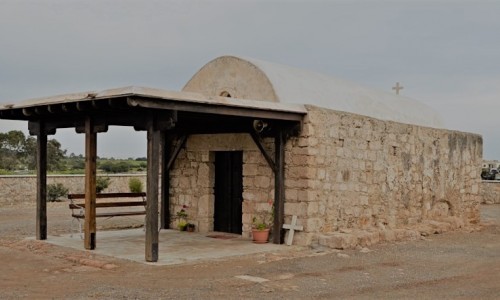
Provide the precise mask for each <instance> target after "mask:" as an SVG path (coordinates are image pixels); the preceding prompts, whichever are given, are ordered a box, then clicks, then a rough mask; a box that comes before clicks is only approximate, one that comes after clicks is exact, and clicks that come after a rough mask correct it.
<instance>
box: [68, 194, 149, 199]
mask: <svg viewBox="0 0 500 300" xmlns="http://www.w3.org/2000/svg"><path fill="white" fill-rule="evenodd" d="M138 197H143V198H144V197H146V193H144V192H142V193H100V194H96V198H98V199H104V198H138ZM68 199H70V200H73V199H85V194H68Z"/></svg>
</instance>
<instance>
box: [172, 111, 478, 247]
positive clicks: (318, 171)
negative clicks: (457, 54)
mask: <svg viewBox="0 0 500 300" xmlns="http://www.w3.org/2000/svg"><path fill="white" fill-rule="evenodd" d="M307 110H308V115H307V116H306V118H305V120H304V125H303V130H302V132H301V135H300V136H299V137H296V138H291V139H290V140H289V141H288V143H287V145H286V147H285V163H286V166H285V178H286V179H285V222H290V220H291V217H292V215H297V216H298V220H299V223H300V224H302V225H303V226H304V230H303V231H302V232H299V233H297V235H296V237H295V240H294V243H295V244H301V245H308V244H311V243H317V242H319V243H322V244H325V245H328V246H331V247H334V248H347V247H354V246H357V245H368V244H371V243H375V242H378V241H380V240H393V239H398V238H405V237H406V238H407V237H410V238H411V237H416V236H420V234H423V235H425V234H430V233H433V232H441V231H443V230H451V229H454V228H459V227H463V226H468V225H469V224H475V223H477V222H478V221H479V210H478V205H479V203H480V201H481V195H480V191H479V185H480V171H481V170H480V166H481V159H482V158H481V156H482V138H481V137H480V136H479V135H474V134H469V133H462V132H456V131H449V130H441V129H433V128H426V127H421V126H414V125H407V124H401V123H395V122H389V121H381V120H377V119H373V118H369V117H365V116H360V115H355V114H350V113H343V112H338V111H333V110H328V109H323V108H319V107H315V106H307ZM266 143H268V145H267V146H268V149H272V148H273V147H271V146H272V140H266ZM214 151H243V153H244V154H243V160H244V162H243V228H242V229H243V236H244V237H249V236H250V231H251V225H252V218H253V216H255V215H258V214H260V213H261V212H263V211H270V209H271V207H270V205H269V203H268V202H269V200H270V199H273V197H274V190H273V188H274V187H273V183H274V176H273V173H272V171H271V169H270V168H269V166H268V165H267V163H266V161H265V159H264V158H263V156H262V154H261V153H260V151H259V150H258V148H257V147H256V146H255V144H254V142H253V141H252V139H251V138H250V136H249V135H248V134H221V135H196V136H190V137H189V139H188V142H187V146H186V149H185V150H183V151H181V153H180V155H179V157H178V159H177V161H176V163H175V165H174V168H173V170H172V180H171V184H172V189H171V191H170V194H171V206H172V207H171V211H172V216H173V217H175V213H176V212H177V211H179V210H180V209H181V208H182V205H186V206H188V207H189V208H188V214H189V216H190V221H191V222H195V223H197V225H198V228H199V230H200V231H202V232H205V231H211V230H213V209H214V208H213V207H214V195H213V187H214ZM173 220H174V221H173V224H172V226H175V218H173Z"/></svg>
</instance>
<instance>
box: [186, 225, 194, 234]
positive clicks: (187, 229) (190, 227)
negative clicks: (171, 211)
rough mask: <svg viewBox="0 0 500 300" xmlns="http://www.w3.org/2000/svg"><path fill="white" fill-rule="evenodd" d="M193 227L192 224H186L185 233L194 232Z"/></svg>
mask: <svg viewBox="0 0 500 300" xmlns="http://www.w3.org/2000/svg"><path fill="white" fill-rule="evenodd" d="M195 227H196V226H195V225H194V224H193V223H187V224H186V231H187V232H194V229H195Z"/></svg>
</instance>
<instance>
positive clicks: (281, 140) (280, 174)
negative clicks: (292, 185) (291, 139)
mask: <svg viewBox="0 0 500 300" xmlns="http://www.w3.org/2000/svg"><path fill="white" fill-rule="evenodd" d="M285 142H286V139H285V133H284V132H282V131H279V132H278V133H277V134H276V136H275V138H274V149H275V150H274V154H275V159H274V163H275V166H276V172H274V227H273V243H275V244H283V241H284V237H285V235H284V234H283V229H282V228H283V223H284V221H285Z"/></svg>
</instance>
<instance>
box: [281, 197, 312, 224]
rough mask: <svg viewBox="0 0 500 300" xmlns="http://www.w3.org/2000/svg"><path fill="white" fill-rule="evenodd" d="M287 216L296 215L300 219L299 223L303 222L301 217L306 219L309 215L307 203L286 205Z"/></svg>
mask: <svg viewBox="0 0 500 300" xmlns="http://www.w3.org/2000/svg"><path fill="white" fill-rule="evenodd" d="M285 215H288V216H293V215H295V216H297V217H299V222H302V220H301V217H305V216H306V215H307V203H305V202H299V203H285Z"/></svg>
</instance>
